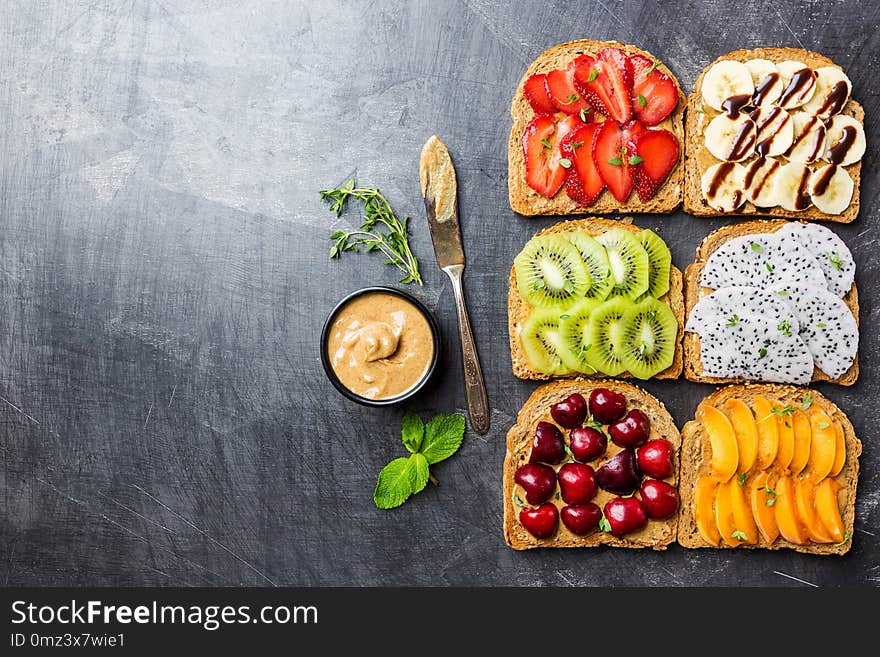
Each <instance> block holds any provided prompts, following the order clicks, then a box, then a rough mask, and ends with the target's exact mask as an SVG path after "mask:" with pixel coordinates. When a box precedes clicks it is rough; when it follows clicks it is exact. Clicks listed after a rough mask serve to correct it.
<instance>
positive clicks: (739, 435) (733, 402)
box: [724, 399, 758, 473]
mask: <svg viewBox="0 0 880 657" xmlns="http://www.w3.org/2000/svg"><path fill="white" fill-rule="evenodd" d="M724 410H725V411H726V412H727V417H728V418H729V419H730V424H731V425H732V426H733V433H734V435H735V436H736V445H737V448H738V449H739V468H738V470H737V471H738V472H741V473H742V472H748V471H749V470H751V469H752V466H753V465H754V464H755V457H756V456H757V455H758V428H757V427H756V426H755V416H754V415H752V410H751V409H750V408H749V407H748V406H746V403H745V402H744V401H743V400H742V399H728V400H727V403H726V404H725V405H724Z"/></svg>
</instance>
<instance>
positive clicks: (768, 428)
mask: <svg viewBox="0 0 880 657" xmlns="http://www.w3.org/2000/svg"><path fill="white" fill-rule="evenodd" d="M752 409H753V410H754V411H755V424H756V425H757V427H758V458H757V461H756V464H755V467H756V468H757V469H758V470H766V469H767V468H769V467H770V466H771V465H772V463H773V461H775V460H776V454H777V452H778V451H779V427H777V426H776V416H775V415H773V411H772V409H773V407H772V406H771V405H770V402H769V401H767V399H766V398H764V397H760V396H758V397H755V399H754V401H753V402H752Z"/></svg>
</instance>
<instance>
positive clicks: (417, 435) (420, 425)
mask: <svg viewBox="0 0 880 657" xmlns="http://www.w3.org/2000/svg"><path fill="white" fill-rule="evenodd" d="M400 435H401V438H402V439H403V445H404V447H406V448H407V449H408V450H409V451H410V453H412V454H415V453H416V452H418V451H419V449H420V448H421V446H422V438H424V436H425V423H424V422H422V418H420V417H419V416H418V415H416V414H415V413H409V412H407V413H406V415H404V416H403V421H402V422H401V426H400Z"/></svg>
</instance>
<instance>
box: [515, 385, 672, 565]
mask: <svg viewBox="0 0 880 657" xmlns="http://www.w3.org/2000/svg"><path fill="white" fill-rule="evenodd" d="M597 388H602V389H604V390H605V391H607V392H609V393H611V394H614V395H620V396H622V398H623V400H625V405H626V408H627V409H629V410H633V409H637V410H638V411H641V412H642V413H644V415H645V417H646V418H647V421H648V422H649V424H650V429H649V436H648V437H649V438H650V439H651V440H656V441H662V442H664V443H666V442H668V444H669V448H671V449H670V453H671V459H672V461H671V463H672V465H671V467H670V469H669V471H671V474H670V475H669V476H667V477H665V478H664V479H663V482H664V483H663V485H664V486H666V485H668V486H673V487H674V486H676V485H677V482H678V469H679V464H678V456H677V454H678V451H679V448H680V446H681V436H680V435H679V432H678V429H677V428H676V426H675V422H674V421H673V419H672V416H670V414H669V412H668V411H667V410H666V408H665V407H664V406H663V404H662V403H661V402H660V401H658V400H657V399H656V398H654V397H653V396H651V395H650V394H648V393H647V392H645V391H644V390H642V389H640V388H637V387H636V386H634V385H631V384H629V383H625V382H622V381H615V380H603V381H596V380H583V379H576V380H569V381H554V382H552V383H547V384H544V385H542V386H540V387H539V388H538V389H536V390H535V391H534V392H533V393H532V395H531V396H530V397H529V399H528V401H526V403H525V404H524V405H523V407H522V409H521V410H520V412H519V415H518V416H517V421H516V424H515V425H514V426H513V427H512V428H511V429H510V431H508V433H507V453H506V455H505V458H504V471H503V476H502V487H503V490H502V494H503V497H504V523H503V532H504V541H505V542H506V543H507V545H509V546H510V547H512V548H514V549H516V550H526V549H529V548H538V547H595V546H599V545H610V546H613V547H626V548H652V549H654V550H664V549H666V546H668V545H669V544H670V543H673V542H674V541H675V537H676V530H677V525H678V516H677V514H675V513H673V514H671V516H669V517H667V518H663V519H656V520H655V519H650V518H646V517H645V516H644V515H642V516H641V522H640V523H638V524H637V526H636V527H635V528H634V529H633V531H628V532H625V533H621V534H619V535H615V528H614V525H613V524H606V523H607V517H609V516H611V517H612V520H613V519H614V514H613V512H612V511H611V507H609V504H611V505H612V506H614V505H620V504H623V503H629V504H632V505H636V503H637V502H638V500H636V499H633V498H631V496H628V495H627V496H624V497H630V499H629V500H627V501H623V497H616V496H615V494H614V493H611V492H609V491H608V490H605V489H604V488H602V485H603V484H601V483H600V486H599V488H596V487H595V485H594V486H593V491H592V493H593V494H592V496H591V497H590V500H589V501H588V502H584V503H583V504H577V505H575V506H577V507H578V509H577V510H582V509H584V508H587V507H589V509H591V511H592V512H593V513H594V514H595V515H594V517H593V518H592V523H590V524H588V525H587V526H586V527H583V528H582V529H579V530H578V532H577V533H575V532H574V531H572V529H570V528H569V526H570V525H571V526H572V527H574V526H575V525H574V524H572V523H569V522H568V521H567V518H566V516H567V514H568V512H569V511H571V509H569V510H568V511H566V510H565V508H566V507H567V506H568V502H567V501H566V499H565V498H564V497H563V496H565V495H566V490H565V489H564V488H563V486H562V484H560V486H559V489H560V490H561V491H562V495H560V494H559V492H556V491H557V487H556V480H557V476H559V477H562V475H560V471H561V470H562V468H566V467H568V468H571V467H576V468H580V469H582V470H587V471H589V472H590V473H592V472H593V468H595V471H596V473H597V475H598V476H600V474H599V473H600V472H601V470H602V466H603V464H605V463H607V462H609V461H610V460H612V459H614V458H615V457H617V456H619V455H620V454H621V453H622V452H628V453H629V455H630V456H631V455H632V451H633V450H631V449H628V450H623V449H621V448H620V447H619V446H618V445H616V444H614V443H612V442H609V443H607V449H606V448H605V447H603V448H602V450H601V453H598V454H596V455H593V457H592V458H584V459H583V460H582V461H581V462H577V461H575V460H574V458H573V457H574V455H573V454H572V452H571V447H570V442H571V441H570V438H569V437H568V435H569V433H570V432H569V431H568V430H567V429H565V428H562V429H561V431H560V429H559V425H556V424H553V423H554V418H553V416H552V415H551V410H550V408H551V406H553V405H554V404H557V403H559V402H562V401H563V400H566V399H567V398H569V397H570V396H571V395H575V394H576V395H579V396H580V397H581V399H582V400H584V399H588V398H589V397H590V395H591V392H592V391H593V390H596V389H597ZM542 422H544V423H550V424H551V425H552V426H550V427H549V429H550V430H552V431H553V432H557V431H558V432H559V435H560V439H562V438H561V436H562V434H565V435H566V437H565V438H564V440H565V441H566V450H567V453H568V454H569V456H568V457H565V455H564V454H562V456H563V458H562V459H559V460H557V459H552V460H553V461H556V463H555V464H552V465H546V463H545V464H539V465H538V467H539V468H541V469H544V470H546V471H547V472H548V473H549V476H550V478H551V480H552V483H551V487H548V488H546V489H545V490H544V492H543V495H542V496H541V498H540V499H537V500H535V499H533V500H532V501H533V502H534V504H530V503H528V502H527V501H526V498H527V494H528V491H526V490H524V489H523V487H522V486H521V485H520V484H519V483H517V482H518V480H517V472H518V471H520V470H521V468H522V467H523V466H527V467H528V466H529V462H530V461H532V462H533V463H534V461H535V459H533V458H532V456H533V447H532V445H533V436H534V435H535V432H536V426H537V425H538V424H539V423H542ZM633 458H634V457H633ZM562 461H566V462H565V463H563V462H562ZM532 467H533V466H532ZM549 468H552V470H549ZM664 474H666V473H664ZM638 479H639V480H640V479H641V475H638ZM519 481H522V480H521V479H519ZM600 482H601V479H600ZM639 483H640V481H635V482H632V483H630V484H629V485H630V486H633V487H635V488H636V489H637V488H638V486H639ZM548 505H552V507H553V508H550V506H548ZM638 506H640V504H639V505H638ZM539 512H546V513H547V515H548V518H549V520H548V523H547V524H545V525H544V526H543V527H540V528H539V530H529V529H527V526H528V523H529V518H528V517H527V516H529V515H532V514H536V513H539ZM603 512H604V517H603ZM560 513H561V516H560ZM560 517H561V521H560ZM600 518H602V520H600ZM524 522H525V523H526V524H525V525H524V524H523V523H524ZM533 531H538V533H539V534H540V535H541V536H542V537H539V536H536V535H535V534H534V533H532V532H533Z"/></svg>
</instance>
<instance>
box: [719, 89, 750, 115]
mask: <svg viewBox="0 0 880 657" xmlns="http://www.w3.org/2000/svg"><path fill="white" fill-rule="evenodd" d="M751 100H752V97H751V96H749V95H748V94H741V95H739V96H731V97H730V98H728V99H727V100H725V101H724V102H723V103H721V109H722V110H724V113H725V114H727V116H728V117H729V118H731V119H735V118H736V115H737V114H739V112H740V110H741V109H742V108H744V107H745V106H746V105H748V104H749V101H751Z"/></svg>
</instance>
